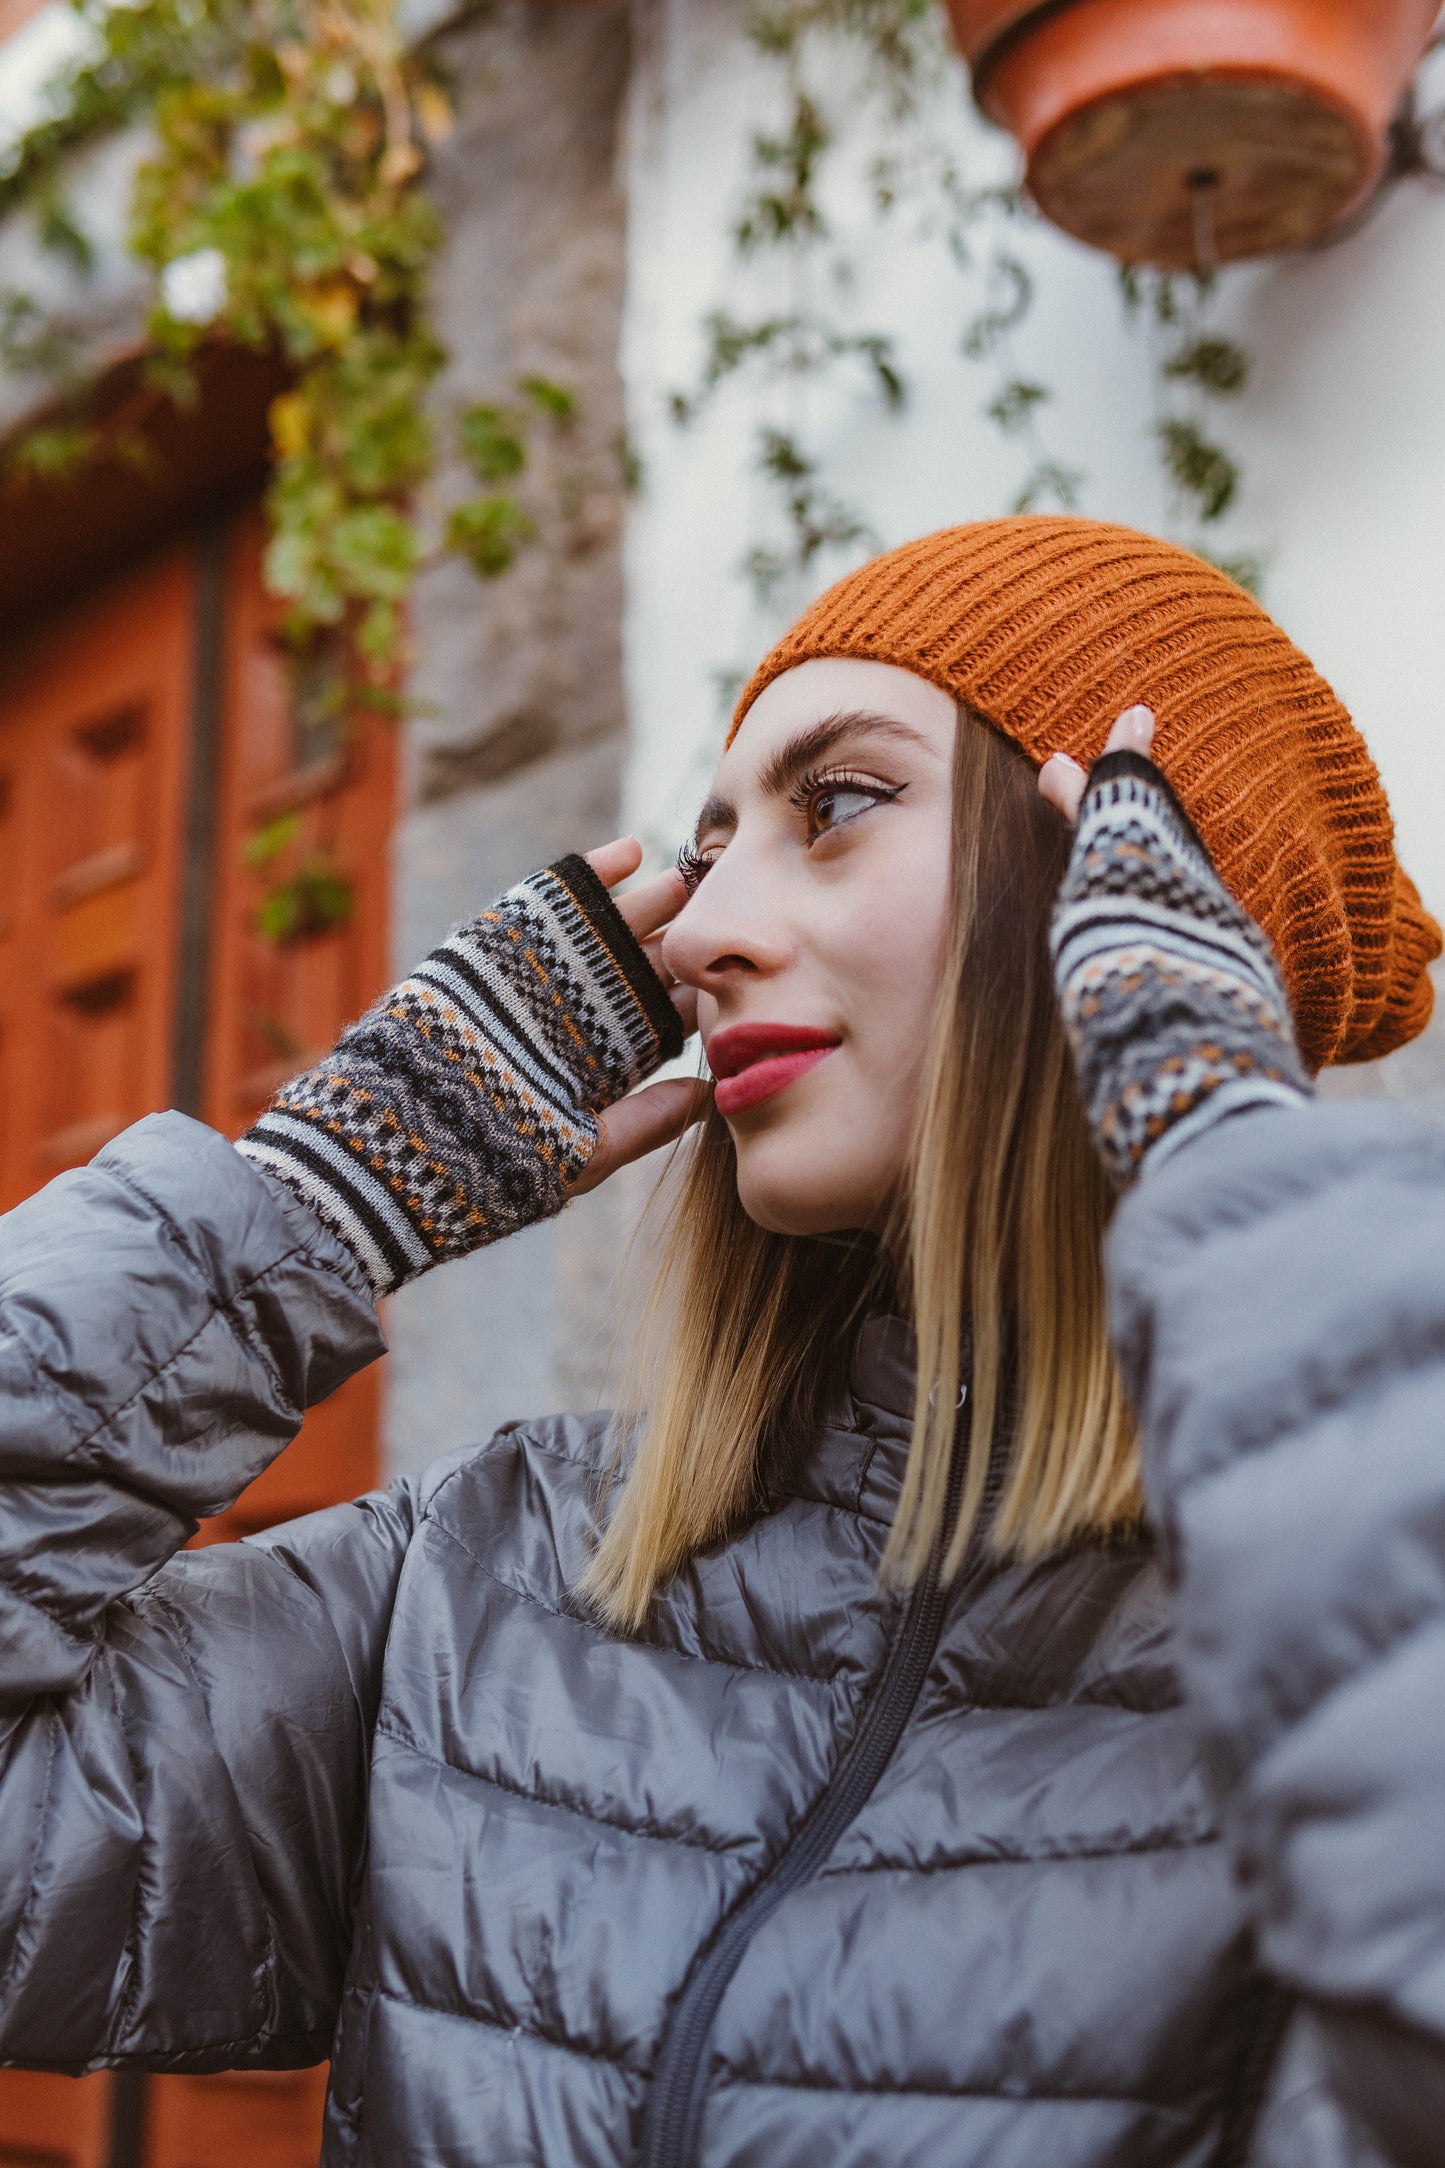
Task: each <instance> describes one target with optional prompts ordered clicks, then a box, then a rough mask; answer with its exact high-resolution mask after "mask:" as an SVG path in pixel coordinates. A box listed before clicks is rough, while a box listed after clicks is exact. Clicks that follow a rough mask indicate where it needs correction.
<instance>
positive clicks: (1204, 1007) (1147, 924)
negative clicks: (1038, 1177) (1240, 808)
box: [1050, 752, 1311, 1185]
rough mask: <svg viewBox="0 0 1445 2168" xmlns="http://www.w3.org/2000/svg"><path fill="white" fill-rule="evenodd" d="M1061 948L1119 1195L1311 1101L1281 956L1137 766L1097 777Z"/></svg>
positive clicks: (1149, 767) (1059, 963)
mask: <svg viewBox="0 0 1445 2168" xmlns="http://www.w3.org/2000/svg"><path fill="white" fill-rule="evenodd" d="M1050 948H1051V951H1052V954H1053V960H1054V979H1055V983H1056V985H1057V987H1058V994H1059V1008H1060V1011H1061V1013H1062V1016H1063V1019H1064V1028H1065V1030H1066V1031H1067V1032H1068V1035H1069V1044H1070V1047H1071V1048H1072V1050H1073V1056H1074V1067H1075V1070H1076V1071H1077V1073H1078V1079H1079V1096H1080V1099H1081V1100H1082V1102H1083V1107H1084V1112H1085V1114H1086V1115H1087V1117H1088V1121H1089V1126H1090V1128H1091V1129H1092V1131H1093V1134H1094V1141H1095V1143H1096V1144H1097V1146H1098V1148H1099V1153H1100V1157H1101V1158H1102V1159H1103V1162H1104V1165H1105V1166H1106V1167H1107V1168H1108V1170H1109V1172H1110V1174H1111V1175H1112V1176H1113V1178H1114V1180H1115V1181H1116V1182H1117V1183H1119V1184H1121V1185H1122V1184H1124V1183H1126V1182H1129V1181H1132V1180H1133V1178H1134V1176H1135V1175H1137V1174H1139V1173H1140V1172H1142V1170H1143V1169H1144V1168H1145V1167H1146V1166H1148V1165H1151V1164H1157V1163H1158V1162H1159V1161H1160V1160H1161V1159H1163V1158H1165V1157H1167V1156H1168V1155H1169V1154H1170V1153H1171V1152H1173V1151H1174V1150H1176V1149H1177V1148H1178V1146H1179V1145H1181V1144H1184V1143H1187V1142H1188V1141H1189V1139H1190V1138H1191V1137H1195V1136H1197V1135H1199V1134H1200V1132H1201V1131H1203V1130H1205V1129H1208V1128H1212V1127H1213V1125H1214V1124H1215V1123H1216V1122H1219V1121H1223V1120H1224V1119H1225V1118H1226V1117H1227V1116H1230V1115H1233V1114H1238V1113H1243V1112H1245V1111H1247V1110H1249V1109H1251V1108H1258V1107H1268V1106H1298V1105H1300V1104H1301V1103H1302V1102H1303V1101H1304V1100H1305V1099H1307V1098H1309V1097H1310V1096H1311V1086H1310V1081H1309V1077H1308V1075H1307V1074H1306V1071H1305V1069H1304V1065H1303V1063H1302V1062H1301V1060H1300V1055H1299V1050H1298V1048H1297V1047H1296V1045H1295V1038H1294V1031H1293V1029H1292V1027H1291V1024H1290V1014H1289V1002H1288V1000H1287V998H1286V996H1285V990H1284V981H1283V979H1282V978H1281V976H1280V972H1279V966H1278V964H1277V963H1276V961H1275V958H1274V954H1273V952H1272V951H1271V949H1270V945H1269V943H1268V942H1267V941H1266V940H1265V938H1264V935H1263V934H1262V933H1261V932H1260V930H1259V928H1258V926H1256V925H1255V923H1254V921H1253V920H1252V919H1250V918H1246V917H1245V915H1244V913H1243V911H1242V910H1241V909H1240V907H1239V905H1238V904H1237V903H1236V902H1235V900H1234V898H1233V897H1232V896H1231V895H1230V894H1229V892H1228V890H1227V889H1226V888H1225V887H1224V885H1223V883H1222V882H1221V881H1220V880H1219V878H1218V876H1217V875H1216V873H1215V871H1214V869H1213V867H1212V866H1211V865H1210V863H1209V858H1208V855H1207V853H1206V852H1205V849H1204V846H1203V845H1202V843H1201V842H1200V840H1199V838H1198V836H1197V835H1196V834H1195V832H1194V829H1193V828H1192V826H1191V825H1190V823H1189V820H1188V819H1187V817H1186V816H1185V814H1184V813H1183V812H1182V811H1181V809H1180V806H1179V803H1178V801H1177V799H1176V798H1175V796H1174V793H1173V792H1172V791H1171V790H1170V788H1169V785H1168V784H1167V783H1166V782H1165V780H1164V777H1163V776H1162V775H1161V774H1160V772H1159V770H1158V769H1157V768H1156V767H1155V766H1154V764H1153V763H1152V761H1148V760H1145V759H1143V758H1142V757H1141V756H1140V755H1139V754H1138V753H1128V752H1118V753H1106V754H1105V755H1104V758H1103V759H1102V760H1101V761H1099V762H1098V763H1097V764H1096V766H1095V768H1094V771H1093V773H1092V774H1091V776H1090V777H1089V787H1088V789H1087V790H1086V791H1085V793H1084V800H1083V803H1082V805H1081V806H1080V808H1079V820H1078V827H1077V829H1076V831H1075V834H1074V847H1073V851H1072V853H1071V854H1070V858H1069V868H1068V872H1067V873H1066V874H1065V876H1064V882H1063V886H1062V888H1061V889H1060V891H1059V899H1058V902H1057V904H1056V905H1055V907H1054V915H1053V924H1052V927H1051V930H1050Z"/></svg>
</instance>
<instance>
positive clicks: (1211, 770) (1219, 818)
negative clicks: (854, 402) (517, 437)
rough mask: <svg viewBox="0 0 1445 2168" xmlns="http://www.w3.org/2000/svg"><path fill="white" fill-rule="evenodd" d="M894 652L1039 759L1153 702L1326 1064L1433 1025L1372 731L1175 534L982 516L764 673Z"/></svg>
mask: <svg viewBox="0 0 1445 2168" xmlns="http://www.w3.org/2000/svg"><path fill="white" fill-rule="evenodd" d="M826 655H846V656H854V657H857V658H859V659H860V660H863V661H868V662H885V663H894V664H896V665H898V666H899V667H900V668H902V669H905V670H911V671H913V672H914V673H915V674H916V675H917V676H919V677H923V678H927V679H928V680H929V681H930V682H931V683H933V684H935V685H938V686H940V687H941V688H942V689H943V690H944V691H945V692H947V693H950V694H951V695H952V696H953V698H954V699H955V700H958V701H960V702H962V703H964V704H965V705H967V706H968V707H970V708H972V709H974V710H975V711H976V712H977V713H978V714H980V715H983V716H985V717H986V718H987V719H988V720H989V721H990V722H991V723H993V724H994V725H995V726H996V728H998V729H999V730H1000V731H1002V732H1003V733H1004V734H1005V736H1007V737H1009V738H1011V739H1012V740H1013V742H1014V743H1015V744H1016V745H1017V746H1019V747H1020V749H1021V750H1022V751H1023V752H1025V753H1026V754H1027V755H1028V756H1029V758H1030V759H1031V760H1032V761H1034V762H1035V763H1037V764H1039V765H1042V763H1043V762H1044V761H1045V760H1046V759H1047V758H1048V756H1049V755H1050V754H1051V753H1055V752H1062V753H1068V754H1071V755H1072V757H1073V758H1074V759H1075V760H1077V761H1079V762H1080V763H1081V765H1083V766H1084V767H1088V766H1089V765H1090V764H1091V763H1092V762H1093V761H1094V760H1095V759H1096V758H1097V756H1098V754H1099V753H1100V751H1101V750H1102V748H1103V743H1104V739H1105V736H1106V735H1107V733H1108V729H1109V726H1110V724H1111V723H1112V722H1113V721H1114V718H1115V717H1116V716H1117V715H1119V714H1120V713H1122V711H1123V710H1124V709H1125V708H1127V707H1132V706H1133V705H1134V704H1135V703H1136V702H1143V703H1145V704H1146V705H1147V706H1149V707H1151V708H1152V709H1153V710H1154V712H1155V714H1156V716H1157V717H1158V719H1159V729H1158V734H1157V736H1156V738H1155V741H1154V752H1155V756H1156V758H1157V759H1158V762H1159V765H1160V766H1161V768H1162V769H1163V770H1164V772H1165V774H1166V775H1167V776H1168V778H1169V781H1170V782H1171V783H1172V785H1173V787H1174V789H1175V791H1176V792H1177V793H1178V796H1179V798H1180V801H1181V802H1182V804H1183V806H1184V808H1185V810H1186V811H1187V813H1188V814H1189V817H1190V819H1191V820H1192V821H1193V822H1194V825H1195V827H1196V828H1197V829H1198V830H1199V833H1200V835H1201V836H1202V838H1203V840H1204V843H1205V845H1206V846H1207V848H1208V851H1209V855H1210V857H1211V859H1212V860H1213V862H1214V865H1215V867H1216V869H1217V870H1218V872H1219V875H1220V878H1221V879H1222V880H1223V881H1224V883H1225V884H1226V886H1227V887H1228V888H1229V889H1230V890H1231V891H1232V893H1233V894H1234V895H1235V896H1237V897H1238V899H1239V901H1240V902H1241V903H1242V904H1243V905H1244V908H1245V910H1246V911H1247V912H1248V913H1249V915H1250V917H1251V918H1253V919H1255V920H1257V921H1258V923H1259V924H1260V925H1261V926H1262V927H1263V928H1264V930H1265V932H1266V933H1267V934H1268V936H1269V939H1270V941H1271V943H1272V945H1273V947H1274V950H1275V953H1276V955H1277V956H1278V958H1279V960H1280V964H1281V967H1282V969H1283V972H1284V977H1285V983H1286V986H1287V988H1288V991H1289V997H1290V1002H1291V1006H1292V1008H1293V1011H1294V1019H1295V1028H1296V1031H1297V1034H1298V1037H1299V1043H1300V1049H1301V1052H1302V1053H1303V1055H1304V1057H1305V1059H1306V1061H1307V1062H1308V1063H1309V1065H1310V1067H1311V1068H1312V1069H1318V1068H1320V1067H1322V1066H1323V1065H1324V1064H1325V1063H1326V1062H1341V1061H1369V1060H1373V1059H1374V1058H1375V1057H1376V1056H1378V1055H1381V1054H1388V1053H1390V1052H1391V1051H1392V1049H1393V1048H1395V1047H1397V1046H1401V1045H1403V1044H1404V1042H1405V1041H1406V1040H1407V1039H1412V1038H1413V1037H1414V1036H1415V1034H1416V1033H1417V1032H1419V1031H1420V1030H1422V1029H1423V1027H1424V1025H1425V1023H1426V1022H1427V1020H1428V1018H1429V1015H1430V1008H1431V1002H1432V998H1433V996H1432V988H1431V984H1430V980H1429V976H1428V974H1427V971H1426V966H1427V964H1428V963H1429V962H1430V960H1431V958H1432V957H1434V956H1437V955H1438V954H1439V953H1440V945H1441V937H1440V929H1439V927H1438V926H1437V925H1436V923H1435V921H1434V919H1432V918H1431V917H1430V915H1429V913H1428V912H1427V911H1426V910H1425V909H1424V907H1423V905H1422V904H1421V902H1420V898H1419V896H1418V895H1417V893H1416V891H1415V888H1414V885H1413V883H1412V882H1411V881H1410V879H1409V878H1408V876H1407V875H1406V874H1405V873H1404V872H1403V871H1402V870H1401V868H1400V866H1399V864H1398V863H1397V861H1396V858H1395V849H1394V830H1393V826H1392V823H1391V820H1390V809H1389V806H1388V805H1387V803H1386V800H1385V794H1384V791H1383V790H1382V788H1381V786H1380V779H1379V776H1378V775H1377V774H1376V772H1375V766H1374V763H1373V761H1372V760H1371V759H1370V755H1369V752H1368V750H1367V749H1366V746H1365V742H1364V740H1363V739H1362V738H1361V736H1360V734H1359V732H1358V731H1357V730H1356V729H1355V728H1354V725H1353V724H1352V723H1351V721H1350V718H1349V716H1348V714H1347V713H1346V711H1345V709H1344V708H1343V706H1342V705H1341V703H1340V702H1339V700H1338V699H1336V697H1335V695H1334V693H1333V692H1331V690H1330V688H1329V686H1328V685H1327V684H1326V683H1325V681H1324V679H1323V678H1322V677H1321V676H1320V675H1319V673H1318V671H1316V670H1315V669H1314V667H1313V666H1312V664H1311V663H1310V662H1309V661H1308V660H1307V659H1306V657H1305V656H1304V655H1302V654H1301V653H1300V651H1299V649H1298V648H1296V647H1295V646H1294V645H1293V644H1292V643H1291V642H1290V641H1289V640H1288V639H1286V637H1285V635H1284V634H1283V633H1282V632H1281V631H1280V629H1279V627H1278V626H1277V625H1276V624H1275V623H1274V622H1273V620H1272V619H1271V618H1270V617H1269V616H1267V615H1266V613H1265V612H1264V610H1262V609H1261V608H1260V606H1259V604H1258V603H1257V602H1255V601H1254V600H1253V598H1252V597H1251V596H1249V595H1247V594H1246V593H1245V592H1244V590H1243V589H1242V588H1240V587H1236V586H1235V584H1234V582H1233V581H1232V580H1230V579H1227V578H1226V577H1225V575H1224V574H1223V573H1222V572H1218V571H1216V570H1215V569H1214V567H1213V566H1212V565H1207V564H1205V563H1204V561H1203V560H1202V559H1201V558H1198V557H1195V556H1193V555H1191V553H1190V552H1189V551H1187V550H1182V549H1179V548H1177V547H1175V545H1174V544H1172V543H1168V542H1161V541H1158V540H1156V539H1155V538H1154V537H1153V536H1150V535H1145V534H1138V533H1136V532H1134V530H1133V529H1131V528H1128V527H1114V526H1107V525H1104V524H1103V523H1102V522H1100V521H1097V520H1085V519H1067V518H1052V517H1045V516H1041V515H1035V516H1032V517H1028V518H1016V519H1000V520H983V521H980V522H978V523H977V524H975V525H972V526H966V527H950V528H945V529H944V530H943V531H942V532H941V533H939V534H933V535H925V536H924V537H923V538H922V540H920V541H917V542H910V543H907V544H905V546H904V547H903V548H902V549H897V550H892V551H890V552H889V553H888V554H887V555H886V556H883V557H877V558H874V559H873V561H872V562H871V563H870V564H866V565H864V566H863V567H862V568H861V570H859V571H858V572H855V573H852V574H850V575H849V577H848V578H846V579H844V580H840V581H839V582H838V584H837V585H836V586H835V587H832V588H830V589H829V590H828V592H827V593H826V594H825V595H823V596H822V597H821V598H820V599H819V600H818V601H817V602H815V603H814V604H813V606H812V608H811V609H809V610H807V611H805V613H804V614H803V616H802V617H801V618H800V619H799V621H798V623H797V624H796V625H795V626H794V627H793V629H792V631H791V632H789V633H788V634H787V635H786V636H785V637H784V638H783V639H782V640H780V641H779V643H778V645H777V646H776V647H775V648H774V649H773V651H772V653H771V654H770V655H768V656H767V657H766V658H765V659H764V661H763V662H762V663H761V665H760V666H759V668H758V669H757V671H756V672H755V673H754V675H753V677H752V679H751V681H750V682H749V684H748V685H747V687H746V688H745V690H744V692H743V695H742V698H741V700H740V701H739V702H738V707H737V714H736V717H735V719H734V723H733V729H734V731H736V729H737V727H738V724H739V723H740V722H741V720H742V718H743V716H744V715H745V714H746V713H747V710H748V708H749V707H750V706H751V704H752V702H753V701H754V700H755V699H756V698H757V696H758V694H759V693H760V692H761V691H762V689H763V687H764V686H765V685H767V684H768V683H770V681H771V680H772V679H773V678H775V677H777V676H779V675H780V674H781V673H782V672H783V671H784V670H788V669H791V668H792V667H793V666H794V665H795V664H797V663H801V662H806V661H809V660H810V659H812V658H813V657H815V656H826Z"/></svg>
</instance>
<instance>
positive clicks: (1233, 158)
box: [947, 0, 1440, 268]
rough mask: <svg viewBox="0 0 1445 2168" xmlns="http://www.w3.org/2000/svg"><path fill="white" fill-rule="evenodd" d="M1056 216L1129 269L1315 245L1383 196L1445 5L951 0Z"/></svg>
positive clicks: (980, 81) (1400, 1)
mask: <svg viewBox="0 0 1445 2168" xmlns="http://www.w3.org/2000/svg"><path fill="white" fill-rule="evenodd" d="M947 4H948V8H949V13H950V15H951V17H952V19H953V27H954V32H955V35H956V36H957V39H958V43H959V45H960V46H961V47H962V49H963V53H964V57H965V59H966V60H967V61H968V63H969V66H970V68H971V69H972V71H973V87H974V95H975V97H976V98H977V100H978V102H979V104H980V105H981V106H982V108H983V110H984V111H985V112H986V113H987V114H988V115H989V117H990V118H991V119H993V120H996V121H998V122H1000V123H1001V125H1002V126H1003V127H1005V128H1007V129H1009V131H1010V132H1011V133H1012V134H1013V135H1014V136H1015V137H1017V139H1018V142H1019V143H1020V145H1021V146H1022V149H1023V152H1024V156H1025V158H1026V160H1027V172H1028V186H1029V190H1030V193H1031V194H1032V196H1033V197H1034V200H1035V201H1036V202H1037V204H1038V205H1039V208H1040V210H1042V211H1043V213H1044V215H1045V217H1046V218H1050V219H1052V220H1053V222H1054V223H1055V224H1056V225H1058V226H1062V227H1063V228H1064V229H1065V231H1066V232H1068V233H1073V234H1077V235H1078V237H1079V239H1080V240H1082V241H1088V242H1091V243H1092V244H1093V246H1094V247H1096V248H1102V249H1107V250H1108V251H1109V253H1110V254H1111V255H1114V256H1119V257H1121V258H1123V259H1124V261H1126V262H1128V263H1139V264H1158V265H1161V266H1167V267H1173V268H1186V267H1189V266H1200V267H1203V268H1208V267H1209V266H1210V265H1212V264H1214V263H1223V262H1226V261H1228V260H1230V259H1231V258H1234V257H1238V256H1263V255H1268V254H1271V253H1273V252H1274V251H1276V250H1280V249H1290V248H1299V247H1302V246H1303V245H1304V244H1305V243H1306V242H1309V241H1312V240H1314V239H1315V238H1316V237H1317V236H1318V235H1319V234H1321V233H1324V232H1325V231H1326V230H1327V229H1328V228H1329V227H1330V226H1332V225H1334V224H1336V223H1337V222H1338V221H1339V220H1340V219H1342V218H1343V217H1345V216H1346V214H1347V213H1348V212H1349V211H1350V210H1351V209H1352V208H1353V207H1354V205H1356V204H1357V203H1359V202H1360V201H1361V199H1362V198H1363V197H1365V196H1366V195H1368V193H1369V191H1370V190H1371V188H1372V187H1373V186H1374V185H1375V183H1376V182H1377V181H1378V179H1379V177H1380V175H1381V173H1382V171H1383V169H1384V165H1385V160H1386V155H1387V141H1388V131H1389V126H1390V122H1391V120H1392V118H1393V117H1394V114H1395V112H1396V110H1397V108H1398V106H1399V103H1400V100H1401V98H1402V96H1403V94H1404V91H1405V87H1406V84H1407V83H1408V82H1409V79H1410V75H1411V72H1412V70H1413V69H1414V67H1415V64H1416V62H1417V61H1418V60H1419V58H1420V56H1421V54H1422V52H1423V51H1424V49H1425V46H1426V44H1427V42H1428V40H1429V37H1430V32H1431V30H1432V28H1433V27H1434V22H1435V18H1436V16H1437V14H1438V13H1439V8H1440V0H947Z"/></svg>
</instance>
